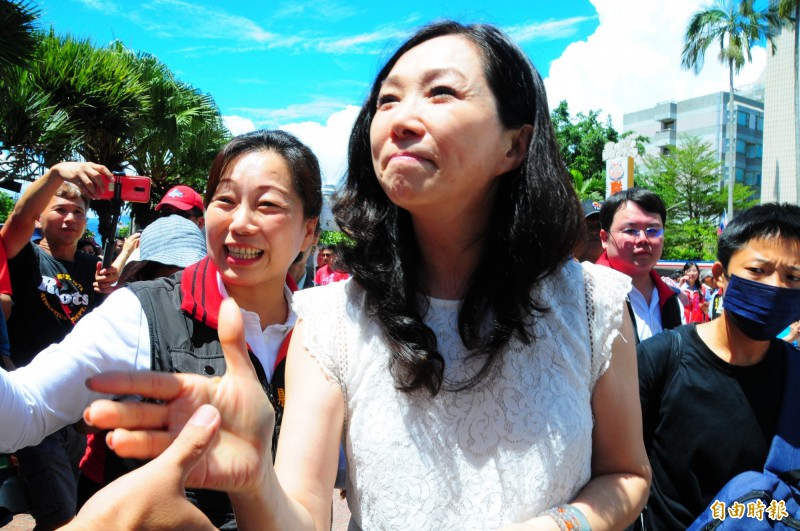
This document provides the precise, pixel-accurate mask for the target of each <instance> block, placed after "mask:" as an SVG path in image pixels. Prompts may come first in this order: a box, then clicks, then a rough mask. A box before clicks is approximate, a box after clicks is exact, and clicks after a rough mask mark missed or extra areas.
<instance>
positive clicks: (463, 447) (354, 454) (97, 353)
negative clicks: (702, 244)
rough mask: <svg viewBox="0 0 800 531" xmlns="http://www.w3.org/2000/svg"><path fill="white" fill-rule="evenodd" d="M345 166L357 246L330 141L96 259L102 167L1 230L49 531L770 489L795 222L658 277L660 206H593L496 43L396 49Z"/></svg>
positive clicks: (187, 203)
mask: <svg viewBox="0 0 800 531" xmlns="http://www.w3.org/2000/svg"><path fill="white" fill-rule="evenodd" d="M348 161H349V167H348V171H347V175H346V177H345V180H344V182H343V184H342V187H341V189H340V190H339V191H338V192H337V195H336V198H335V202H334V205H333V213H334V216H335V218H336V221H337V223H338V225H339V227H341V229H342V231H343V232H344V233H345V234H346V236H347V242H346V244H343V245H338V246H321V245H319V238H320V228H319V224H318V219H319V215H320V211H321V207H322V196H321V176H320V169H319V164H318V162H317V159H316V157H315V156H314V154H313V153H312V152H311V150H310V149H309V148H308V147H307V146H305V145H304V144H302V143H301V142H300V141H299V140H298V139H297V138H295V137H294V136H292V135H291V134H289V133H286V132H282V131H255V132H252V133H247V134H244V135H240V136H237V137H235V138H233V139H232V140H231V141H230V142H229V143H228V144H227V145H226V146H225V147H224V148H223V149H222V150H221V151H220V152H219V154H218V155H217V156H216V158H215V159H214V162H213V164H212V166H211V169H210V171H209V179H208V184H207V189H206V191H205V195H204V196H202V197H201V196H200V195H199V194H198V193H197V192H195V191H194V190H192V189H191V188H188V187H185V186H180V187H176V188H174V189H172V190H170V191H169V192H168V193H167V194H166V195H165V197H164V198H163V199H162V201H161V202H160V203H159V204H158V206H157V207H156V210H157V211H159V213H160V215H161V217H160V218H158V219H157V220H156V221H155V222H154V223H152V224H151V225H149V226H148V227H147V228H145V229H144V230H143V231H142V233H141V234H140V235H137V236H136V238H135V239H131V243H130V244H128V242H127V241H126V242H123V243H122V248H121V249H120V255H119V256H118V257H117V258H118V260H116V261H114V263H113V264H112V265H111V266H110V267H108V268H105V269H104V268H102V266H101V264H100V262H99V260H98V258H97V257H96V256H95V255H93V254H92V252H86V251H88V248H87V247H85V246H83V245H81V246H80V247H79V241H80V239H81V237H82V236H83V233H84V229H85V216H86V210H87V208H88V206H89V201H91V200H92V199H96V198H98V197H99V191H100V189H101V188H102V186H103V183H104V180H105V179H107V178H110V177H111V172H110V171H109V170H108V169H107V168H106V167H104V166H102V165H99V164H95V163H91V162H84V163H74V162H69V163H60V164H57V165H55V166H53V168H51V169H50V170H49V171H48V172H47V173H46V174H45V175H44V176H43V177H42V178H41V179H39V180H38V181H36V182H35V183H33V184H32V185H31V186H29V188H28V189H27V190H26V191H25V193H24V194H23V195H22V197H21V198H20V200H19V202H18V203H17V205H16V206H15V209H14V212H13V213H12V215H11V216H10V218H9V221H8V222H7V223H6V224H5V225H4V226H3V228H2V231H0V237H2V243H3V246H2V248H3V249H4V250H5V254H6V257H7V260H6V259H3V260H0V262H2V265H3V266H4V265H5V263H6V261H7V263H8V267H7V269H5V268H4V267H0V302H3V303H4V304H3V310H4V311H5V312H7V313H6V318H7V319H8V335H9V344H10V350H9V353H8V354H9V355H6V356H0V357H2V359H3V361H4V366H5V367H6V369H7V370H6V371H4V370H0V419H2V423H1V424H2V426H3V428H2V430H0V452H7V453H14V454H15V455H16V459H17V461H18V462H19V469H20V473H21V475H22V477H23V478H24V480H25V484H26V485H27V487H28V489H29V492H30V493H31V502H32V507H31V513H32V515H33V516H34V518H35V519H36V522H37V529H54V528H57V527H59V526H64V525H66V526H67V528H72V529H86V528H97V529H107V528H126V529H127V528H131V529H148V528H159V529H164V528H179V527H181V528H197V529H212V528H220V529H236V528H241V529H273V528H275V529H329V528H330V519H331V492H332V490H333V488H334V486H335V485H337V475H339V481H341V479H342V477H343V476H342V475H341V474H337V473H340V472H342V470H343V468H344V467H345V465H346V470H347V473H346V479H345V480H344V485H343V486H344V487H345V492H346V496H347V501H348V505H349V507H350V511H351V514H352V520H351V524H350V528H351V529H409V528H414V529H445V528H455V529H486V528H503V529H524V528H532V529H543V530H544V529H550V530H553V531H555V530H559V529H560V530H583V531H589V530H595V531H597V530H604V529H623V528H625V527H626V526H630V525H633V526H639V527H638V528H640V529H642V528H643V529H655V530H660V529H683V528H686V527H687V526H688V525H690V524H691V523H692V521H694V520H695V519H696V518H697V517H698V516H700V515H701V513H702V512H703V511H704V510H705V508H706V507H707V506H708V504H709V503H710V502H711V501H713V498H714V495H715V494H716V493H717V492H718V491H719V490H720V489H721V488H722V487H723V485H724V484H725V483H726V482H727V481H728V480H729V479H731V478H732V477H733V476H735V475H736V474H738V473H740V472H743V471H746V470H758V469H761V468H763V465H764V462H765V460H766V457H767V453H768V451H769V448H770V441H771V440H772V439H773V437H774V436H775V434H776V430H777V419H778V411H779V410H780V409H781V404H782V400H783V396H784V388H785V387H786V386H787V385H790V384H787V382H785V381H784V378H783V375H784V374H785V373H786V370H785V367H786V364H787V358H788V357H790V356H796V355H797V349H796V347H794V346H792V345H791V341H796V339H797V338H796V336H797V335H798V329H799V328H800V207H797V206H792V205H778V204H767V205H761V206H758V207H753V208H751V209H749V210H746V211H743V212H739V213H737V215H736V217H735V218H733V220H732V221H731V222H730V224H729V225H728V226H727V227H726V228H725V230H724V232H723V233H722V235H721V236H720V238H719V249H718V254H717V260H716V261H715V262H714V264H713V266H712V267H711V268H710V270H708V271H706V270H703V271H701V270H700V267H698V265H697V263H695V262H688V263H687V264H686V266H685V267H684V268H683V270H682V271H681V274H680V275H679V276H678V278H676V279H669V278H662V276H661V275H660V274H659V273H658V272H657V271H656V269H655V266H656V264H657V262H658V261H659V259H660V258H661V254H662V251H663V247H664V232H665V224H666V220H667V209H666V207H665V205H664V203H663V201H662V200H661V199H660V198H659V197H658V196H657V195H656V194H654V193H653V192H651V191H648V190H645V189H642V188H632V189H629V190H625V191H622V192H619V193H617V194H614V195H613V196H610V197H608V198H607V199H606V200H605V201H602V202H599V201H585V202H583V204H581V202H579V200H578V198H577V196H576V194H575V191H574V189H573V186H572V183H571V179H570V176H569V174H568V173H567V172H566V171H565V168H564V165H563V162H562V160H561V157H560V154H559V149H558V145H557V142H556V139H555V134H554V131H553V127H552V124H551V122H550V115H549V111H548V108H547V97H546V94H545V91H544V85H543V83H542V80H541V77H540V76H539V74H538V72H537V71H536V70H535V68H533V66H532V65H531V64H530V62H529V61H528V59H527V58H526V57H525V55H524V54H523V53H522V52H521V51H520V50H519V48H517V47H516V46H515V45H514V44H513V43H512V42H511V41H510V39H509V38H508V37H507V36H506V35H504V34H503V33H502V32H500V31H499V30H497V29H496V28H494V27H493V26H489V25H469V26H467V25H462V24H459V23H455V22H448V21H445V22H439V23H435V24H431V25H428V26H425V27H423V28H421V29H420V30H418V31H417V32H416V33H415V34H414V35H413V36H412V37H411V38H409V39H408V40H407V41H406V42H405V43H404V44H403V45H402V46H400V48H399V49H398V50H397V51H396V52H395V53H394V54H393V55H392V56H391V57H390V59H389V60H388V61H387V62H386V64H385V65H384V66H383V68H382V69H381V70H380V72H379V73H378V75H377V77H376V79H375V80H374V82H373V83H372V86H371V89H370V91H369V95H368V97H367V99H366V102H365V103H364V105H363V107H362V108H361V111H360V113H359V115H358V118H357V119H356V122H355V124H354V127H353V131H352V134H351V138H350V144H349V150H348ZM36 227H38V228H40V229H41V233H42V239H41V241H39V243H38V244H35V243H32V242H31V236H32V234H33V231H34V228H36ZM126 246H128V247H129V250H130V252H129V253H128V252H126V249H125V247H126ZM95 254H96V250H95ZM0 258H2V257H0ZM317 260H319V261H318V262H317ZM305 288H313V289H305ZM9 313H10V315H9ZM787 327H788V328H787ZM784 329H787V330H786V331H784ZM1 331H2V329H1V328H0V332H1ZM784 332H785V334H784ZM781 334H784V339H778V336H779V335H781ZM0 347H2V342H0ZM1 350H2V349H1V348H0V351H1ZM637 375H638V376H637ZM134 397H135V398H134ZM798 420H800V419H798ZM86 434H89V435H88V436H87V435H86ZM87 439H88V445H87V442H86V441H87ZM341 455H343V456H344V458H343V462H342V459H340V456H341ZM78 467H80V470H78ZM337 486H339V485H337ZM44 492H47V493H48V494H47V495H44V494H43V493H44ZM50 492H53V493H54V494H53V495H50V494H49V493H50ZM76 511H79V512H78V513H77V517H75V514H76Z"/></svg>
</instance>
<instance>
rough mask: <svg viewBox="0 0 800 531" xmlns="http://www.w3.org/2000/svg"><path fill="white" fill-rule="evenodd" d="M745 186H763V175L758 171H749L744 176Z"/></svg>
mask: <svg viewBox="0 0 800 531" xmlns="http://www.w3.org/2000/svg"><path fill="white" fill-rule="evenodd" d="M744 184H746V185H747V186H754V187H755V186H759V185H760V184H761V174H760V173H759V172H757V171H749V172H747V173H746V174H745V175H744Z"/></svg>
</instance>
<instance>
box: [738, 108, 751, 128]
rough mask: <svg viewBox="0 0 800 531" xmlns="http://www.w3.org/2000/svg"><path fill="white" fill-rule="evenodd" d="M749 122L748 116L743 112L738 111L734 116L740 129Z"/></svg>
mask: <svg viewBox="0 0 800 531" xmlns="http://www.w3.org/2000/svg"><path fill="white" fill-rule="evenodd" d="M749 120H750V115H749V114H747V113H746V112H744V111H739V112H738V113H737V115H736V123H737V124H739V125H741V126H742V127H747V125H748V123H749Z"/></svg>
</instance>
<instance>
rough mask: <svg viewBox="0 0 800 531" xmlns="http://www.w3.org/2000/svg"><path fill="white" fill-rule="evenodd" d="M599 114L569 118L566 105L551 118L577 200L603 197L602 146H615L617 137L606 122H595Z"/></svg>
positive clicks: (595, 112)
mask: <svg viewBox="0 0 800 531" xmlns="http://www.w3.org/2000/svg"><path fill="white" fill-rule="evenodd" d="M599 115H600V111H589V114H588V115H587V114H584V113H582V112H579V113H578V114H577V115H575V117H574V118H573V117H571V116H570V114H569V109H568V106H567V102H566V101H562V102H561V103H559V104H558V107H556V108H555V109H553V112H552V113H551V118H552V120H553V127H554V128H555V132H556V138H557V139H558V143H559V147H560V150H561V157H562V158H563V159H564V164H565V165H566V167H567V168H568V170H569V171H570V173H572V176H573V179H574V181H575V187H576V190H577V191H578V195H579V196H580V197H581V199H599V198H601V197H602V196H603V195H604V193H605V168H606V166H605V163H604V162H603V146H604V145H605V144H606V142H609V141H611V142H616V141H617V140H618V139H619V134H618V133H617V131H616V130H615V129H614V128H613V127H612V126H611V123H610V122H607V123H606V124H602V123H601V122H600V121H599V120H598V116H599Z"/></svg>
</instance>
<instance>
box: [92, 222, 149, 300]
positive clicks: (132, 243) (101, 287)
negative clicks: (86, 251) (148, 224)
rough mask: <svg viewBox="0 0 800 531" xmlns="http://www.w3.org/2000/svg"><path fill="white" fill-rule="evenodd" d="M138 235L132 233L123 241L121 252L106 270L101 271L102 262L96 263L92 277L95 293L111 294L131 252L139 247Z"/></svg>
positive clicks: (139, 236)
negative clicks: (95, 269)
mask: <svg viewBox="0 0 800 531" xmlns="http://www.w3.org/2000/svg"><path fill="white" fill-rule="evenodd" d="M141 236H142V235H141V234H140V233H138V232H137V233H134V234H131V235H130V236H128V237H127V238H126V239H125V243H124V244H123V246H122V251H120V253H119V254H118V255H117V257H116V258H115V259H114V261H113V262H112V263H111V265H110V266H108V268H105V269H103V264H102V262H97V271H96V273H95V275H94V284H93V287H94V290H95V291H96V292H97V293H106V294H108V293H112V292H113V291H114V290H115V289H116V288H117V286H115V285H114V284H115V283H116V282H117V280H119V274H120V272H122V268H123V267H125V262H127V261H128V258H130V256H131V253H133V250H134V249H136V248H137V247H139V240H140V238H141Z"/></svg>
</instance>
